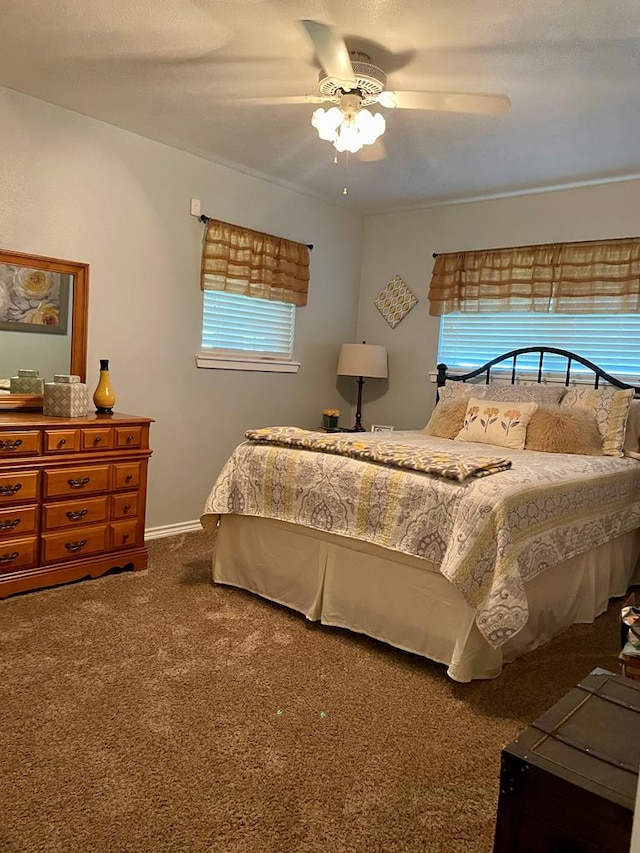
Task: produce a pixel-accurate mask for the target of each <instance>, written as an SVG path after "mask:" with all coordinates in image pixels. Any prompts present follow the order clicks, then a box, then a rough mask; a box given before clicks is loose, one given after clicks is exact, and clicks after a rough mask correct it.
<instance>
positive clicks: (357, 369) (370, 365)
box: [336, 344, 389, 379]
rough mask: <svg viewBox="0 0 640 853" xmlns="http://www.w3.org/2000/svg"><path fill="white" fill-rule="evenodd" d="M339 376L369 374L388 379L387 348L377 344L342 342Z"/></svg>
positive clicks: (373, 376) (372, 376) (369, 375)
mask: <svg viewBox="0 0 640 853" xmlns="http://www.w3.org/2000/svg"><path fill="white" fill-rule="evenodd" d="M336 372H337V374H338V376H368V377H371V378H376V379H386V378H387V376H388V375H389V373H388V370H387V349H386V347H381V346H376V345H375V344H342V347H341V348H340V358H339V359H338V370H337V371H336Z"/></svg>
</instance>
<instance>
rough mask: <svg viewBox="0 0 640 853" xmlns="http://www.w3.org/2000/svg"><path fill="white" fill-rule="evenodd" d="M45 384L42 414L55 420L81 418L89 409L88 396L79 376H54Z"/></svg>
mask: <svg viewBox="0 0 640 853" xmlns="http://www.w3.org/2000/svg"><path fill="white" fill-rule="evenodd" d="M55 378H56V379H57V380H62V381H57V382H46V383H45V386H44V402H43V406H42V413H43V414H44V415H50V416H53V417H56V418H83V417H85V415H86V414H87V409H88V407H89V394H88V391H87V386H86V385H85V383H84V382H80V377H79V376H61V375H60V376H56V377H55Z"/></svg>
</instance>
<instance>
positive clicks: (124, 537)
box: [122, 533, 130, 545]
mask: <svg viewBox="0 0 640 853" xmlns="http://www.w3.org/2000/svg"><path fill="white" fill-rule="evenodd" d="M129 535H130V534H129V533H125V534H124V536H123V537H122V544H123V545H124V543H125V542H126V541H127V539H128V538H129Z"/></svg>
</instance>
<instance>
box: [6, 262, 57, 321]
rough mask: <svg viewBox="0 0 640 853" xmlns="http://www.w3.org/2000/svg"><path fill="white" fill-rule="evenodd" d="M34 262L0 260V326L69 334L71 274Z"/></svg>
mask: <svg viewBox="0 0 640 853" xmlns="http://www.w3.org/2000/svg"><path fill="white" fill-rule="evenodd" d="M35 263H36V262H35V261H34V262H32V263H29V264H25V265H22V264H17V263H0V330H3V331H6V332H36V333H39V334H47V335H66V334H67V326H68V321H69V295H70V285H71V276H70V275H68V274H67V273H62V272H58V271H55V270H51V269H47V268H46V266H44V265H43V266H36V265H35Z"/></svg>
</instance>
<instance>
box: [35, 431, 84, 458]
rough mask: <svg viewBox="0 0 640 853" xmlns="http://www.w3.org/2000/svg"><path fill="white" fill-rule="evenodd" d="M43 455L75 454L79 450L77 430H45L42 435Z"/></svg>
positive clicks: (78, 433) (78, 432)
mask: <svg viewBox="0 0 640 853" xmlns="http://www.w3.org/2000/svg"><path fill="white" fill-rule="evenodd" d="M44 450H45V453H73V452H75V453H77V452H78V450H80V430H79V429H47V430H45V433H44Z"/></svg>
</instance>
